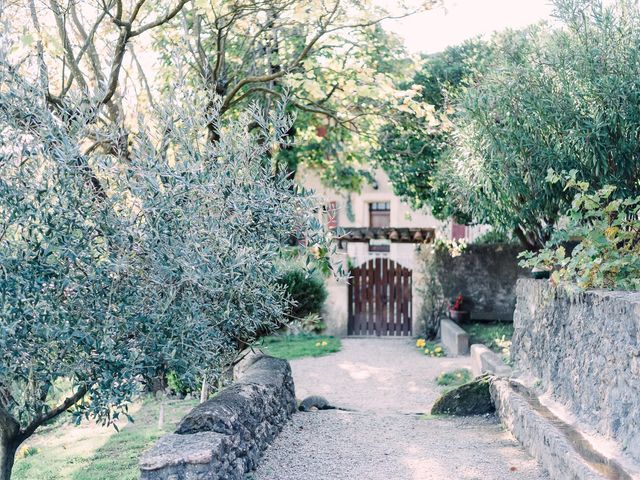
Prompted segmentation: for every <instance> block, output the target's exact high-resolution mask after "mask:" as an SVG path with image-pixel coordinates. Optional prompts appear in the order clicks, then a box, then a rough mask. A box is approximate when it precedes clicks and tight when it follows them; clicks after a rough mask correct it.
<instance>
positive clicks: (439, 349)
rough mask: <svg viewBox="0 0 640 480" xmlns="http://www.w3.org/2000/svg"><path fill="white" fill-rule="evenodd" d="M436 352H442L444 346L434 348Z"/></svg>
mask: <svg viewBox="0 0 640 480" xmlns="http://www.w3.org/2000/svg"><path fill="white" fill-rule="evenodd" d="M433 351H434V352H436V353H440V352H441V351H442V347H436V348H434V349H433Z"/></svg>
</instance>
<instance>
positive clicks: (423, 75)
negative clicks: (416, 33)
mask: <svg viewBox="0 0 640 480" xmlns="http://www.w3.org/2000/svg"><path fill="white" fill-rule="evenodd" d="M492 56H493V45H492V44H491V43H489V42H485V41H482V40H469V41H467V42H465V43H463V44H461V45H457V46H452V47H448V48H447V49H445V50H444V51H443V52H440V53H436V54H433V55H428V56H425V57H423V60H422V65H421V68H420V69H419V70H418V71H417V72H416V73H415V75H414V76H413V78H412V80H411V82H410V83H406V84H404V85H401V87H400V88H410V87H412V86H413V87H414V88H418V89H419V92H420V93H419V95H418V96H417V98H416V100H417V101H420V102H423V103H424V104H425V105H428V106H429V108H431V109H433V115H430V116H426V117H423V118H416V116H415V115H413V114H411V113H402V114H400V115H398V116H396V117H392V119H391V121H390V122H389V123H387V124H385V125H383V127H382V128H381V129H380V132H379V135H380V141H379V147H378V148H377V149H376V151H375V156H374V159H375V161H376V162H377V163H378V164H379V165H380V166H382V168H383V169H384V170H385V171H386V172H387V174H388V175H389V178H390V179H391V182H392V183H393V186H394V189H395V192H396V194H398V195H400V196H403V197H405V198H406V199H407V200H409V201H410V202H411V204H412V205H413V206H414V207H416V208H421V207H424V206H429V207H430V208H431V210H432V212H433V214H434V215H435V216H436V217H438V218H441V219H446V218H449V217H450V216H452V215H453V216H456V217H458V219H459V220H465V219H466V216H465V215H464V214H463V213H462V212H461V211H460V210H459V209H458V208H456V206H455V205H454V203H453V201H452V199H451V198H450V195H449V193H448V186H447V184H446V182H445V181H441V179H440V178H439V177H438V176H437V172H438V168H439V164H440V162H442V161H443V159H444V158H446V156H447V155H448V154H449V150H450V146H451V142H452V138H451V133H452V127H453V124H452V122H454V121H455V118H456V110H455V101H456V99H457V97H458V96H459V95H460V93H461V92H462V91H463V90H464V89H465V88H467V87H469V86H471V85H473V84H474V83H475V82H476V81H477V79H478V77H479V76H480V75H481V74H482V73H483V72H485V71H486V70H487V68H488V67H489V66H490V65H491V59H492Z"/></svg>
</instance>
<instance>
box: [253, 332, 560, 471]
mask: <svg viewBox="0 0 640 480" xmlns="http://www.w3.org/2000/svg"><path fill="white" fill-rule="evenodd" d="M291 366H292V369H293V376H294V381H295V385H296V395H297V397H298V398H299V399H302V398H304V397H306V396H308V395H322V396H324V397H326V398H327V399H328V400H329V401H330V402H331V403H332V404H334V405H337V406H339V407H342V408H346V409H349V411H342V410H328V411H320V412H311V413H296V414H295V415H294V416H293V420H292V421H291V422H290V423H289V424H288V425H287V426H286V427H285V428H284V430H283V431H282V433H281V434H280V435H279V436H278V438H277V439H276V441H275V442H274V443H273V445H271V446H270V447H269V449H267V451H266V452H265V454H264V457H263V459H262V461H261V463H260V466H259V468H258V470H257V471H256V472H254V474H253V478H254V479H256V480H432V479H433V480H435V479H438V480H458V479H460V480H503V479H505V480H506V479H509V480H512V479H513V480H517V479H522V480H546V479H548V478H549V477H548V476H547V475H546V473H545V472H544V471H543V470H542V469H541V467H540V466H539V465H538V463H537V462H536V461H535V460H534V459H532V458H531V457H530V456H529V455H528V454H527V453H526V452H524V450H523V449H522V448H521V447H520V446H519V445H518V443H517V442H516V441H515V440H514V439H513V437H512V436H511V435H510V434H509V433H508V432H506V431H505V430H504V429H503V428H502V426H501V425H500V423H499V421H498V419H497V418H496V417H494V416H485V417H467V418H433V417H430V416H429V415H426V414H427V413H428V412H429V410H430V409H431V405H432V404H433V402H434V401H435V399H436V398H438V396H439V395H440V392H441V390H442V389H441V387H439V386H438V385H437V384H436V383H435V377H436V376H437V375H438V374H439V373H440V372H442V371H448V370H451V369H454V368H461V367H469V366H470V365H469V359H468V358H467V357H458V358H430V357H426V356H424V355H422V354H421V353H420V352H419V351H418V350H417V349H416V348H415V347H414V346H413V344H412V343H411V341H410V340H407V339H376V338H371V339H345V340H343V349H342V351H340V352H339V353H336V354H333V355H329V356H326V357H320V358H305V359H300V360H294V361H292V362H291Z"/></svg>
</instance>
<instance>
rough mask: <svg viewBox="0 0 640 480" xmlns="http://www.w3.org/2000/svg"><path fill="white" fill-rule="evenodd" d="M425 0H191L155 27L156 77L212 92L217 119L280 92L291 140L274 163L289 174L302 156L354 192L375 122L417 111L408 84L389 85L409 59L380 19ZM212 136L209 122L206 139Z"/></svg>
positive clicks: (214, 135)
mask: <svg viewBox="0 0 640 480" xmlns="http://www.w3.org/2000/svg"><path fill="white" fill-rule="evenodd" d="M404 3H408V4H411V3H413V4H414V7H415V8H413V9H410V8H406V7H404V6H401V5H403V4H404ZM431 3H432V2H430V1H426V2H424V1H414V2H398V5H397V6H395V7H394V8H393V11H388V10H384V9H382V8H379V7H376V6H374V5H373V4H372V3H371V2H360V1H353V0H331V1H328V2H327V1H318V0H313V1H308V0H304V1H303V0H267V1H262V2H254V1H248V2H238V1H219V2H208V1H206V2H205V1H195V2H192V3H190V4H188V5H187V6H185V9H184V10H183V16H184V22H182V23H181V24H180V25H179V27H176V28H167V29H164V30H163V31H162V32H161V34H159V35H157V40H156V48H157V50H158V51H159V52H160V55H161V58H162V60H163V64H164V68H163V72H162V76H163V78H164V79H165V80H168V83H167V85H169V86H170V85H172V84H173V81H174V80H175V76H176V75H177V74H178V72H181V74H182V75H184V77H185V78H187V79H188V81H189V82H190V83H191V84H192V85H194V86H197V88H200V89H202V90H203V91H205V92H208V94H209V95H211V96H212V97H213V96H214V95H218V96H220V97H221V98H222V104H221V108H220V114H221V115H222V116H223V117H226V116H230V117H233V116H235V115H236V114H237V112H240V111H242V109H243V108H244V107H245V106H246V105H247V104H248V103H250V102H255V101H258V102H259V103H260V105H261V106H263V108H265V109H268V108H269V107H270V105H273V104H275V103H278V102H282V101H285V99H286V102H287V104H288V111H289V113H290V114H292V115H293V116H295V118H296V121H295V123H294V124H293V125H292V128H291V129H290V131H288V132H287V134H288V137H289V138H290V139H294V140H295V141H294V142H293V143H292V144H290V145H288V146H287V147H286V148H284V149H282V150H281V151H280V152H279V154H278V155H276V156H274V168H275V169H276V170H286V171H288V172H290V173H291V174H295V170H296V167H297V165H298V164H300V163H306V164H308V165H312V166H314V167H318V168H319V169H320V170H321V171H322V174H323V179H324V180H325V182H327V183H329V184H332V185H334V186H337V187H340V188H348V189H352V190H357V189H358V188H359V187H360V185H361V184H362V182H363V180H365V179H366V174H365V171H366V169H365V168H363V164H364V163H366V162H365V160H366V159H367V158H368V153H369V151H370V149H371V146H372V145H374V144H375V143H376V140H377V139H376V135H375V132H376V131H377V129H378V128H379V126H380V125H381V124H382V123H384V122H386V121H387V119H388V117H389V116H390V115H392V114H394V112H396V111H399V110H398V109H400V108H403V109H405V110H408V111H412V112H413V114H414V115H423V114H424V112H423V111H422V110H421V108H420V104H418V103H416V102H415V101H413V97H414V95H415V92H414V91H413V90H410V89H408V90H401V89H398V88H397V86H396V84H397V80H398V79H399V78H401V77H402V76H403V75H406V74H408V72H410V69H411V67H412V65H411V62H410V61H409V60H408V58H407V55H406V53H405V52H404V49H403V47H402V45H401V43H400V42H399V41H398V39H397V38H395V37H393V36H392V35H390V34H389V33H387V32H385V30H384V29H383V28H382V27H381V25H380V24H381V22H383V21H384V20H385V19H388V18H392V17H397V16H405V15H408V14H409V13H411V12H412V11H415V10H418V9H421V8H425V5H426V6H427V7H428V6H429V5H430V4H431ZM178 65H179V66H180V68H179V69H176V66H178ZM217 136H218V133H217V132H216V131H215V129H214V128H213V126H211V128H210V131H209V137H210V139H211V140H212V141H215V140H216V139H217Z"/></svg>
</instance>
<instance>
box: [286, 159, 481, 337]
mask: <svg viewBox="0 0 640 480" xmlns="http://www.w3.org/2000/svg"><path fill="white" fill-rule="evenodd" d="M374 178H375V182H373V184H365V185H364V186H363V188H362V190H361V191H360V192H359V193H353V192H344V191H338V190H334V189H331V188H328V187H326V186H325V185H323V184H322V182H321V180H320V176H319V174H318V173H317V172H316V171H315V170H313V169H310V168H304V167H302V168H300V170H299V171H298V172H297V174H296V179H297V181H298V183H300V184H301V185H302V186H304V187H305V188H308V189H311V190H313V191H315V193H316V195H317V196H318V198H319V199H320V201H321V202H322V205H323V210H324V212H323V216H324V218H325V220H326V222H327V224H328V226H329V227H330V228H339V229H341V230H343V231H344V232H345V235H344V237H342V238H343V239H342V240H341V241H340V242H339V247H340V248H339V250H338V254H339V255H340V256H341V257H342V258H341V259H342V261H343V263H344V265H345V266H346V267H348V268H349V269H351V271H352V273H353V274H354V275H352V276H351V280H348V279H340V280H336V279H334V278H331V279H328V280H327V288H328V291H329V297H328V299H327V302H326V306H325V312H324V314H323V316H324V320H325V323H326V324H327V330H328V333H329V334H332V335H338V336H346V335H381V336H396V335H413V334H417V332H419V330H420V329H419V325H418V323H417V313H418V312H419V309H420V303H421V299H420V296H419V295H418V291H417V290H418V289H417V288H416V285H419V283H420V281H421V268H420V260H419V254H418V253H419V252H418V249H419V244H420V243H423V242H425V241H431V240H433V238H434V236H438V237H443V238H450V239H453V238H454V239H460V240H466V241H473V239H475V238H476V237H477V236H478V235H480V234H481V233H483V232H484V231H486V228H485V227H482V226H480V227H469V226H465V225H458V224H456V223H455V222H451V221H449V222H442V221H439V220H437V219H436V218H434V217H433V216H432V215H431V214H430V213H429V212H428V211H426V210H423V211H416V210H413V209H412V208H411V207H410V206H409V205H408V204H407V203H406V202H403V201H402V200H401V199H400V198H399V197H398V196H397V195H395V194H394V193H393V186H392V185H391V183H390V182H389V178H388V176H387V175H386V174H385V173H384V172H383V171H382V170H376V171H375V172H374Z"/></svg>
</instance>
